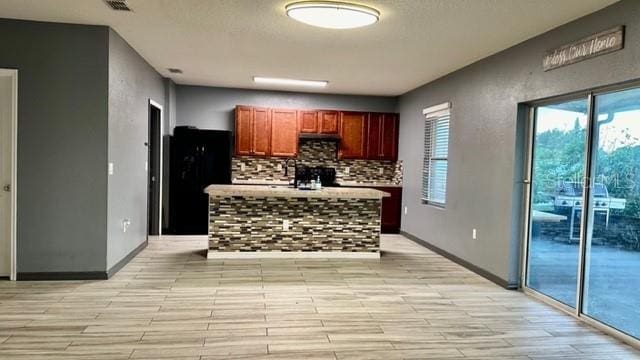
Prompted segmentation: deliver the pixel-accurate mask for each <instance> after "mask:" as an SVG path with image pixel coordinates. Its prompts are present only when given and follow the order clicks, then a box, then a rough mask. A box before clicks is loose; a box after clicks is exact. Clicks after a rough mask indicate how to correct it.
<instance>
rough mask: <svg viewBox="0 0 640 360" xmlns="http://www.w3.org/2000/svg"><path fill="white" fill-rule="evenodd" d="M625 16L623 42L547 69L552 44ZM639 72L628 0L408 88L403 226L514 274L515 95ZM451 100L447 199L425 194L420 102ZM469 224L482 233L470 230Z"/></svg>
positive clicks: (517, 189) (504, 274) (403, 114)
mask: <svg viewBox="0 0 640 360" xmlns="http://www.w3.org/2000/svg"><path fill="white" fill-rule="evenodd" d="M616 25H626V40H625V44H626V45H625V49H624V50H622V51H618V52H615V53H612V54H608V55H605V56H601V57H598V58H594V59H591V60H587V61H584V62H581V63H577V64H574V65H570V66H567V67H564V68H561V69H557V70H553V71H549V72H546V73H545V72H543V71H542V57H543V54H544V53H545V51H546V50H547V49H550V48H554V47H556V46H558V45H562V44H564V43H567V42H570V41H573V40H576V39H580V38H582V37H585V36H588V35H591V34H593V33H596V32H599V31H601V30H604V29H607V28H610V27H613V26H616ZM639 77H640V2H638V1H634V0H623V1H621V2H619V3H616V4H614V5H612V6H610V7H608V8H605V9H603V10H601V11H599V12H597V13H594V14H591V15H588V16H586V17H584V18H581V19H578V20H576V21H574V22H571V23H569V24H567V25H565V26H562V27H559V28H557V29H554V30H552V31H550V32H548V33H545V34H543V35H541V36H538V37H536V38H533V39H531V40H528V41H526V42H524V43H522V44H519V45H517V46H515V47H512V48H510V49H507V50H505V51H503V52H501V53H499V54H496V55H494V56H491V57H489V58H486V59H483V60H481V61H479V62H477V63H475V64H473V65H470V66H468V67H466V68H464V69H461V70H459V71H456V72H454V73H452V74H449V75H447V76H446V77H443V78H441V79H438V80H436V81H433V82H431V83H429V84H426V85H424V86H422V87H420V88H418V89H415V90H413V91H410V92H409V93H407V94H404V95H402V96H401V97H400V99H399V104H398V109H399V112H400V118H401V126H400V150H399V151H400V152H399V156H400V158H401V159H402V160H404V172H405V173H404V192H403V204H404V206H407V208H408V214H407V215H404V216H403V219H402V229H403V230H404V231H406V232H408V233H410V234H413V235H415V236H417V237H419V238H421V239H423V240H425V241H427V242H429V243H431V244H433V245H435V246H437V247H439V248H441V249H443V250H445V251H448V252H450V253H452V254H453V255H456V256H458V257H459V258H462V259H463V260H466V261H468V262H470V263H472V264H474V265H476V266H478V267H480V268H483V269H484V270H486V271H489V272H491V273H493V274H494V275H497V276H499V277H500V278H502V279H503V280H508V281H509V282H511V283H514V282H517V280H518V274H519V269H518V261H519V259H518V256H519V247H520V245H521V236H520V219H519V216H520V214H521V211H520V207H521V201H520V199H521V196H522V184H521V183H520V181H521V179H522V166H521V165H522V162H521V160H522V144H521V143H520V142H521V141H522V140H523V139H522V125H523V124H522V123H521V122H522V121H523V120H520V123H519V121H518V103H520V102H526V101H531V100H534V99H539V98H544V97H550V96H555V95H561V94H566V93H571V92H575V91H578V90H582V89H588V88H592V87H597V86H601V85H606V84H613V83H616V82H622V81H625V80H630V79H636V78H639ZM444 101H451V102H452V104H453V108H452V111H451V115H452V117H451V119H452V120H451V138H450V139H451V140H450V153H449V178H448V183H447V187H448V189H447V191H448V195H447V206H446V209H444V210H442V209H438V208H434V207H430V206H426V205H423V204H421V202H420V189H421V171H422V148H423V131H424V118H423V116H422V109H423V108H425V107H428V106H431V105H434V104H438V103H442V102H444ZM472 228H477V229H478V240H475V241H474V240H472V239H471V232H472Z"/></svg>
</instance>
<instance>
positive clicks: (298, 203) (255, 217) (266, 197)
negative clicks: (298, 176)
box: [205, 185, 388, 259]
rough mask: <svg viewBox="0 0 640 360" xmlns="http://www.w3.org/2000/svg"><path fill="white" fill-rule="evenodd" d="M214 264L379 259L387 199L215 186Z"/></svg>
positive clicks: (367, 193) (354, 192)
mask: <svg viewBox="0 0 640 360" xmlns="http://www.w3.org/2000/svg"><path fill="white" fill-rule="evenodd" d="M205 192H207V193H208V194H209V234H208V240H209V251H208V253H207V258H210V259H242V258H245V259H250V258H313V257H320V258H371V259H377V258H379V257H380V208H381V202H382V197H384V196H387V195H388V194H386V193H384V192H381V191H377V190H373V189H359V188H350V189H345V188H326V189H323V190H320V191H302V190H296V189H292V188H287V187H278V188H272V187H268V186H249V185H232V186H229V185H211V186H209V187H207V189H206V190H205Z"/></svg>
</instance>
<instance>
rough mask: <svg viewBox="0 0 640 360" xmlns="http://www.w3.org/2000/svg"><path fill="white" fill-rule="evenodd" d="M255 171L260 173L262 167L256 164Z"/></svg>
mask: <svg viewBox="0 0 640 360" xmlns="http://www.w3.org/2000/svg"><path fill="white" fill-rule="evenodd" d="M256 170H258V172H260V171H262V165H260V164H258V165H257V166H256Z"/></svg>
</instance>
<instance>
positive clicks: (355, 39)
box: [0, 0, 617, 95]
mask: <svg viewBox="0 0 640 360" xmlns="http://www.w3.org/2000/svg"><path fill="white" fill-rule="evenodd" d="M293 1H294V0H290V1H287V0H128V1H127V3H128V4H129V6H130V7H131V8H132V9H133V11H134V12H132V13H125V12H117V11H113V10H111V9H110V8H108V7H107V5H106V4H105V3H104V2H103V1H102V0H0V17H5V18H19V19H30V20H45V21H57V22H69V23H81V24H97V25H109V26H111V27H112V28H114V29H115V30H116V31H117V32H118V33H119V34H120V35H121V36H122V37H123V38H124V39H126V40H127V41H128V42H129V43H130V44H131V45H132V46H133V47H134V48H135V49H136V50H137V51H138V52H139V53H140V54H141V55H142V56H143V57H144V58H145V59H146V60H147V61H148V62H149V63H150V64H151V65H152V66H153V67H155V68H156V70H157V71H158V72H160V73H161V74H162V75H163V76H166V77H170V78H172V79H173V80H174V81H175V82H176V83H178V84H193V85H211V86H226V87H240V88H269V89H285V88H283V87H274V86H268V87H267V86H264V85H260V86H258V85H255V84H254V83H253V81H252V77H253V76H254V75H258V76H268V77H287V78H298V79H312V80H328V81H329V86H327V87H326V88H325V89H324V90H321V92H328V93H342V94H367V95H399V94H402V93H404V92H406V91H408V90H411V89H413V88H415V87H417V86H419V85H421V84H424V83H426V82H429V81H431V80H434V79H436V78H439V77H441V76H443V75H445V74H447V73H450V72H452V71H454V70H456V69H459V68H461V67H464V66H465V65H468V64H470V63H472V62H474V61H476V60H479V59H481V58H484V57H486V56H488V55H491V54H493V53H496V52H498V51H500V50H503V49H505V48H508V47H510V46H512V45H515V44H517V43H519V42H522V41H523V40H526V39H528V38H531V37H533V36H535V35H538V34H541V33H543V32H545V31H547V30H550V29H552V28H554V27H556V26H558V25H561V24H564V23H566V22H569V21H571V20H573V19H576V18H578V17H581V16H584V15H586V14H589V13H591V12H594V11H596V10H598V9H600V8H603V7H605V6H607V5H609V4H612V3H614V2H616V1H617V0H362V1H360V0H358V1H356V2H359V3H363V4H366V5H369V6H372V7H375V8H377V9H379V10H380V12H381V13H382V15H381V18H380V22H378V23H377V24H375V25H373V26H369V27H365V28H359V29H351V30H329V29H322V28H315V27H312V26H309V25H305V24H302V23H299V22H296V21H294V20H292V19H290V18H288V17H287V16H286V15H285V13H284V6H285V5H286V4H287V3H289V2H293ZM585 35H588V34H585ZM541 56H542V54H541ZM170 67H175V68H180V69H182V70H183V71H184V74H181V75H175V74H170V73H169V72H168V71H167V68H170ZM296 90H302V91H304V89H296ZM310 91H314V92H318V90H317V89H313V90H310Z"/></svg>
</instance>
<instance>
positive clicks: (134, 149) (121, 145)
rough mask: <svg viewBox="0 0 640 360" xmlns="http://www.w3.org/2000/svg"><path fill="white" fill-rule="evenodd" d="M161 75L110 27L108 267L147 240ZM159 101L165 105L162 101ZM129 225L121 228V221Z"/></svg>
mask: <svg viewBox="0 0 640 360" xmlns="http://www.w3.org/2000/svg"><path fill="white" fill-rule="evenodd" d="M164 87H165V84H164V81H163V78H162V77H161V76H160V75H159V74H158V73H157V72H156V71H155V70H154V69H153V68H152V67H151V66H150V65H149V64H148V63H147V62H146V61H145V60H144V59H143V58H142V57H140V55H138V53H137V52H136V51H135V50H134V49H133V48H132V47H131V46H129V44H127V43H126V42H125V41H124V40H123V39H122V38H121V37H120V36H119V35H118V34H117V33H116V32H115V31H113V30H109V162H112V163H114V174H113V175H111V176H109V183H108V188H109V193H108V194H109V198H108V244H107V269H110V268H111V267H112V266H113V265H115V264H116V263H117V262H118V261H120V260H122V259H123V258H124V257H125V256H127V255H128V254H129V253H131V251H133V250H134V249H135V248H136V247H138V246H139V245H141V244H142V243H143V242H144V241H145V240H146V234H147V172H146V171H145V162H146V161H147V147H146V146H145V142H147V141H148V133H149V130H148V129H149V110H148V106H149V99H153V100H154V101H155V102H157V103H159V104H160V105H163V104H164V101H165V93H164ZM163 107H164V106H163ZM124 219H129V220H130V221H131V225H130V227H129V229H128V230H127V232H123V228H122V223H123V220H124Z"/></svg>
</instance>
